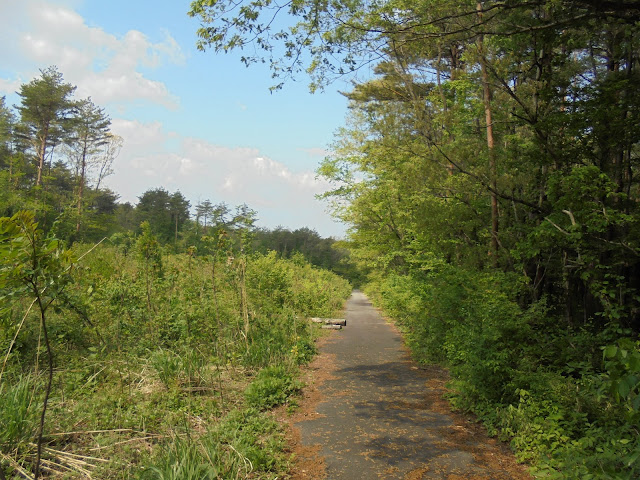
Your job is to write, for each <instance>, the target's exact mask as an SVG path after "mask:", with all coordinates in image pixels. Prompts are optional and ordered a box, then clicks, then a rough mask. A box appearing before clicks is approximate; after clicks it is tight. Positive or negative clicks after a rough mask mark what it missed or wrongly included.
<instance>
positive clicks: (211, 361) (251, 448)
mask: <svg viewBox="0 0 640 480" xmlns="http://www.w3.org/2000/svg"><path fill="white" fill-rule="evenodd" d="M131 238H132V243H123V242H120V240H121V238H120V237H118V236H116V237H115V238H114V239H113V241H112V240H111V239H106V240H105V241H103V242H102V243H101V244H99V245H97V246H96V245H92V244H82V243H77V244H74V245H73V247H72V248H70V249H65V248H64V245H63V243H62V242H58V241H56V240H55V238H54V237H53V234H52V233H51V232H44V231H43V230H42V229H40V228H39V227H38V226H37V224H36V222H35V221H34V217H33V215H32V214H29V213H27V212H19V213H18V214H16V215H15V216H14V217H12V218H8V217H4V218H2V219H1V220H0V249H1V252H2V258H3V264H2V268H0V291H1V294H2V309H1V310H0V326H1V328H0V350H1V352H2V364H1V372H2V373H1V375H2V376H1V378H0V405H2V408H0V477H1V478H33V477H34V475H35V476H40V477H47V478H69V477H73V478H105V479H106V478H122V479H125V478H151V479H169V478H173V479H189V478H192V479H196V478H197V479H204V478H211V479H214V478H245V477H251V478H273V477H274V476H278V475H282V474H283V473H284V472H286V471H287V469H288V465H289V460H290V459H289V458H288V457H287V455H286V454H285V453H284V451H283V448H284V442H283V434H282V431H281V427H280V426H279V425H278V424H277V423H276V422H275V421H274V420H273V418H272V417H271V416H270V415H269V414H268V413H267V412H266V410H268V409H269V408H270V407H273V406H275V405H281V404H284V403H287V402H289V401H291V400H290V399H291V396H292V395H294V394H295V392H296V391H297V390H298V389H299V387H300V385H299V382H298V380H297V379H296V372H297V366H298V365H300V364H302V363H305V362H307V361H308V360H309V359H310V358H311V356H312V355H313V353H314V351H315V347H314V340H315V338H316V336H317V334H318V331H317V330H315V329H314V328H317V327H314V326H313V325H311V324H310V323H309V322H308V321H307V320H306V318H307V317H309V316H316V315H317V316H330V315H333V314H335V313H336V311H337V310H339V309H341V307H342V303H343V301H344V299H345V298H346V297H347V296H348V294H349V293H350V286H349V284H348V283H347V282H346V281H345V280H342V279H341V278H339V277H336V276H335V275H334V274H332V273H330V272H328V271H326V270H321V269H318V268H316V267H313V266H311V265H310V264H309V263H307V262H306V261H305V260H304V258H303V257H302V256H297V257H293V258H291V259H281V258H278V257H277V256H276V254H275V253H273V252H272V253H269V254H258V253H250V252H248V251H246V249H245V248H237V245H236V244H235V243H234V242H232V241H230V240H227V237H226V236H225V235H220V237H219V238H218V239H216V241H215V242H214V241H213V240H210V242H212V246H211V248H210V249H209V251H208V252H207V253H206V254H205V253H203V252H201V253H200V254H196V252H195V249H192V250H191V251H188V252H187V253H182V254H175V253H172V252H171V250H172V248H171V247H170V246H169V247H167V246H163V245H162V244H161V243H160V242H158V239H157V238H156V237H155V236H154V235H153V233H152V232H151V230H150V227H149V226H148V225H143V228H142V233H141V234H140V235H137V236H133V237H131ZM114 241H115V243H114ZM40 307H42V309H41V308H40ZM41 314H42V315H41ZM45 402H46V403H47V409H46V412H45V413H46V415H45V414H43V405H44V403H45ZM294 403H295V401H294ZM41 421H42V423H41ZM40 429H41V432H42V441H41V442H40V441H38V433H39V432H40ZM37 469H39V471H38V473H36V470H37Z"/></svg>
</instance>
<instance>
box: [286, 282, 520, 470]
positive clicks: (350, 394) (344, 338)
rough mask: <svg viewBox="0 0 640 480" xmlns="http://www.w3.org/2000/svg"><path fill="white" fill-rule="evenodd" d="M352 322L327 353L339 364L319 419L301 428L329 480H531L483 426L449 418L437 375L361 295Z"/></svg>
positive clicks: (325, 387)
mask: <svg viewBox="0 0 640 480" xmlns="http://www.w3.org/2000/svg"><path fill="white" fill-rule="evenodd" d="M346 320H347V326H346V328H344V329H343V330H340V331H334V332H331V338H330V339H329V341H327V342H326V343H325V344H324V345H323V346H322V349H321V352H320V354H321V355H329V356H332V357H333V359H334V360H333V367H332V372H331V376H330V377H329V378H328V379H327V380H325V381H324V382H323V383H322V384H321V385H320V386H319V390H320V395H321V396H320V401H319V403H317V405H316V406H315V412H314V414H313V415H310V416H309V417H308V418H307V419H305V420H303V421H300V422H299V423H298V424H297V428H298V429H299V431H300V441H301V443H302V444H304V445H317V446H319V448H318V454H319V455H321V456H322V457H324V462H325V469H324V470H325V475H324V478H326V479H328V480H359V479H362V480H372V479H389V480H391V479H405V480H418V479H515V478H517V479H520V478H528V476H526V474H524V473H523V469H521V467H519V466H518V465H516V463H515V461H514V460H513V458H506V459H504V458H503V456H504V448H503V447H502V446H500V445H496V442H495V441H489V439H487V438H485V439H482V438H481V439H480V440H479V439H478V438H477V434H476V433H473V429H474V428H475V429H476V431H477V429H478V427H477V426H476V427H473V426H471V427H470V426H469V425H464V424H462V423H463V422H461V420H460V418H459V416H458V417H456V416H455V415H452V414H450V413H449V412H447V410H448V407H446V402H443V401H442V399H441V397H442V393H443V390H442V388H439V389H436V388H434V387H433V385H434V383H433V382H432V381H431V380H432V379H431V378H430V372H429V370H428V369H423V368H420V367H418V366H417V365H416V364H415V363H414V362H413V361H412V360H411V358H410V356H409V354H408V352H407V350H406V348H405V347H404V345H403V339H402V337H401V335H400V334H399V333H398V331H397V330H396V329H395V328H394V327H393V326H392V325H390V324H389V323H387V322H386V321H385V320H384V319H383V318H382V317H381V316H380V314H379V313H378V311H377V310H376V309H375V308H374V307H373V306H372V305H371V303H370V302H369V300H368V299H367V297H366V296H365V295H364V294H362V293H361V292H358V291H355V292H354V293H353V295H352V296H351V298H350V299H349V301H348V303H347V306H346ZM443 384H444V382H443V381H442V382H440V383H439V384H438V385H439V386H440V387H442V386H443ZM438 405H439V407H437V406H438ZM442 405H445V408H442ZM470 429H471V430H470ZM470 431H471V434H470V433H469V432H470ZM485 440H486V442H485ZM479 442H480V443H482V445H481V446H479V445H478V443H479ZM507 457H510V455H509V454H508V453H507Z"/></svg>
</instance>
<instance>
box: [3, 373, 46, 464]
mask: <svg viewBox="0 0 640 480" xmlns="http://www.w3.org/2000/svg"><path fill="white" fill-rule="evenodd" d="M33 383H34V380H33V378H32V377H31V376H30V375H24V376H21V377H19V378H18V380H17V381H16V382H15V383H14V384H12V385H10V384H9V383H8V382H5V383H2V384H0V405H2V408H0V450H2V451H3V452H12V451H15V450H18V449H19V448H20V447H21V446H24V445H27V444H28V443H30V442H31V441H33V436H34V434H35V432H36V430H37V428H38V412H37V404H38V403H37V401H35V399H34V398H33V396H34V392H33Z"/></svg>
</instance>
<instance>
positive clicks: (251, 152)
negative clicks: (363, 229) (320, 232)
mask: <svg viewBox="0 0 640 480" xmlns="http://www.w3.org/2000/svg"><path fill="white" fill-rule="evenodd" d="M113 131H114V133H117V134H118V135H120V136H122V137H123V138H124V147H123V149H122V152H121V154H120V156H119V158H118V159H117V160H116V164H115V165H114V167H115V168H114V169H115V171H116V174H115V175H114V176H113V177H110V178H109V179H108V180H107V184H108V185H109V186H110V187H111V188H113V189H114V190H115V191H117V192H118V193H120V194H121V195H122V201H129V202H132V203H135V202H136V201H137V197H139V196H140V195H141V194H142V193H143V192H144V191H146V190H148V189H150V188H158V187H163V188H166V189H167V190H169V191H175V190H180V191H181V192H182V193H183V194H184V195H185V196H186V197H187V198H188V199H190V200H191V202H192V204H195V203H197V202H198V201H199V200H204V199H210V200H211V201H213V202H220V201H225V202H227V203H229V204H231V205H239V204H242V203H247V204H248V205H249V206H251V207H252V208H255V209H256V210H257V211H258V214H259V215H258V216H259V218H260V219H261V220H262V221H263V223H262V224H263V225H267V226H270V227H275V226H277V225H279V224H282V225H285V226H290V227H291V228H297V227H301V226H305V225H312V226H314V227H316V228H321V227H322V224H321V221H320V223H319V219H326V220H325V223H326V224H327V225H329V227H328V228H332V229H333V230H331V233H334V232H335V231H336V230H339V227H336V226H331V225H330V224H331V222H330V221H329V220H328V219H327V216H326V214H325V213H324V204H322V203H321V202H319V201H317V200H316V199H315V195H316V194H317V193H321V192H323V191H326V190H327V188H328V185H327V183H326V182H324V181H321V180H317V179H316V178H315V174H314V172H311V171H303V172H293V171H291V170H290V169H289V168H288V167H287V166H286V165H284V164H282V163H281V162H278V161H276V160H274V159H271V158H268V157H265V156H264V155H261V154H260V152H259V150H257V149H255V148H248V147H237V148H231V147H225V146H221V145H215V144H212V143H210V142H207V141H205V140H202V139H199V138H192V137H183V138H181V137H179V135H178V134H177V133H176V132H169V131H165V130H164V129H163V128H162V125H161V124H160V123H157V122H155V123H147V124H145V123H141V122H138V121H129V120H120V119H116V120H114V122H113ZM176 137H178V142H177V143H176ZM169 145H174V147H173V149H174V150H173V151H169V150H170V149H171V147H170V146H169Z"/></svg>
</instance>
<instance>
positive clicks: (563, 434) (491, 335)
mask: <svg viewBox="0 0 640 480" xmlns="http://www.w3.org/2000/svg"><path fill="white" fill-rule="evenodd" d="M524 288H526V285H525V284H524V282H523V281H521V280H520V278H518V277H517V276H516V275H509V274H503V273H496V272H491V273H482V272H478V271H473V272H472V271H468V270H464V269H462V268H458V267H454V266H452V265H447V264H444V263H443V264H440V265H437V266H436V265H434V266H433V268H432V269H430V270H429V271H428V273H423V274H418V275H415V274H414V276H409V275H407V276H402V275H390V276H388V277H386V278H385V279H379V280H378V281H374V282H373V283H371V284H370V285H369V287H368V289H367V290H368V293H369V294H370V295H371V296H372V297H374V298H375V299H376V302H377V303H378V304H379V305H380V306H381V307H383V308H384V310H385V311H386V313H387V314H388V315H389V316H390V317H392V318H394V319H395V320H397V321H398V322H399V324H400V325H401V326H402V327H403V328H404V330H405V332H406V334H407V339H408V343H409V344H410V347H411V349H412V351H413V353H414V355H415V357H416V359H418V360H419V361H421V362H440V363H444V364H446V365H448V366H449V367H450V369H451V373H452V379H453V380H452V383H451V386H452V389H451V392H452V393H451V397H450V400H451V402H452V404H453V405H454V406H455V407H457V408H459V409H463V410H465V411H471V412H474V413H475V414H476V415H477V416H478V417H479V418H480V419H481V420H482V421H483V422H484V424H485V425H486V426H487V428H488V430H489V433H490V434H493V435H497V436H498V437H499V438H501V439H502V440H505V441H510V442H511V446H512V447H513V449H514V451H515V452H516V454H517V457H518V459H519V460H521V461H524V462H527V463H529V464H530V465H532V472H533V473H534V474H535V475H536V476H538V477H541V478H563V479H595V478H598V479H635V478H639V477H640V348H639V347H640V343H639V342H638V341H637V340H635V339H633V338H632V336H631V332H630V331H621V330H620V329H619V328H617V327H613V326H611V327H609V328H606V329H604V330H600V329H597V328H595V327H594V326H593V325H592V324H590V323H584V324H580V325H568V324H567V323H566V322H565V321H564V319H562V318H558V316H556V315H553V314H552V313H551V312H550V311H549V309H548V308H547V307H546V302H545V300H544V299H542V300H540V301H538V302H536V303H534V304H532V305H531V306H530V307H528V308H527V309H523V308H522V307H521V306H520V305H519V302H518V298H519V296H520V295H522V294H523V292H524Z"/></svg>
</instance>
